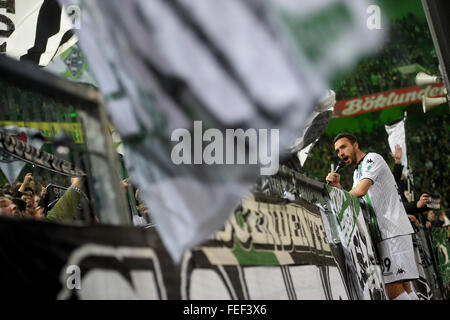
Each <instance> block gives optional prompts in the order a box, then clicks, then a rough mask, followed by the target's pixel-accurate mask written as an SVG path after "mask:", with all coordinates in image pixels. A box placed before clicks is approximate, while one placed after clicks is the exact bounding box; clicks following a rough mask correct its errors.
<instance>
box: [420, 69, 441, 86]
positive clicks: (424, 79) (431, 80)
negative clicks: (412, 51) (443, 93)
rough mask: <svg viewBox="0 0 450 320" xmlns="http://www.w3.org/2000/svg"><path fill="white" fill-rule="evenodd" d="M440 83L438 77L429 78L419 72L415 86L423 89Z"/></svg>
mask: <svg viewBox="0 0 450 320" xmlns="http://www.w3.org/2000/svg"><path fill="white" fill-rule="evenodd" d="M439 82H441V78H440V77H438V76H430V75H428V74H426V73H425V72H419V73H418V74H417V75H416V85H417V86H418V87H419V88H421V89H423V88H426V87H427V86H429V85H430V84H435V83H439Z"/></svg>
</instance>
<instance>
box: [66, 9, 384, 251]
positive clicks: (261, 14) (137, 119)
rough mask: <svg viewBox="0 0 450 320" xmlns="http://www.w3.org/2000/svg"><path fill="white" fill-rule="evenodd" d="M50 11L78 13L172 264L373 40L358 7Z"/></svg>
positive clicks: (273, 167) (273, 165)
mask: <svg viewBox="0 0 450 320" xmlns="http://www.w3.org/2000/svg"><path fill="white" fill-rule="evenodd" d="M60 2H61V3H62V4H64V5H66V6H69V5H78V6H79V7H80V9H81V11H82V17H81V23H82V28H80V30H78V33H77V35H78V37H79V39H80V46H81V47H82V49H83V51H84V53H85V54H86V57H87V58H88V62H89V65H90V67H91V70H92V72H93V75H94V76H95V78H96V79H97V81H98V83H99V88H100V90H101V92H102V94H103V95H104V97H105V102H106V107H107V109H108V113H109V115H110V117H111V122H112V124H113V125H114V127H115V128H116V130H117V132H118V133H119V134H120V136H121V139H122V141H123V143H124V160H125V164H126V166H127V169H128V172H129V174H130V181H131V182H132V183H133V184H134V185H136V186H137V187H138V188H139V189H140V192H141V193H140V194H141V195H142V198H143V200H144V202H145V203H146V204H147V205H148V207H149V210H150V212H151V213H152V217H154V221H155V223H156V225H157V228H158V229H159V232H160V234H161V235H162V237H163V241H164V244H165V245H166V247H167V248H168V250H169V252H170V254H171V256H172V257H173V258H174V259H175V260H179V259H180V258H181V257H182V254H183V252H184V251H185V250H187V249H189V248H192V247H193V246H195V245H196V244H198V243H199V242H200V241H203V240H204V239H206V238H207V237H208V236H209V235H210V234H211V233H212V232H214V231H215V230H217V229H218V228H221V227H222V226H223V223H224V221H225V220H226V219H227V218H228V216H229V215H230V212H231V211H232V210H233V207H234V206H235V205H236V204H237V202H238V201H239V200H240V199H242V198H243V197H244V196H245V195H246V194H247V193H248V192H249V189H250V187H251V186H252V185H253V184H254V183H255V181H256V180H257V179H258V177H259V176H260V175H271V174H274V173H276V171H277V170H278V165H279V161H280V159H282V158H283V154H285V155H286V154H287V149H288V148H289V147H290V146H291V145H292V143H293V141H294V140H295V138H297V137H298V136H299V134H301V133H302V132H303V129H304V128H305V126H306V125H307V124H308V122H307V121H308V119H310V116H311V114H312V112H313V110H314V107H315V106H316V105H317V102H318V101H319V99H320V97H321V95H322V94H323V92H324V91H325V90H326V89H327V87H328V83H327V81H328V78H329V77H330V75H331V74H332V73H333V72H334V71H335V70H336V69H337V68H340V67H345V66H348V65H349V64H352V63H353V62H354V61H355V59H356V57H358V56H359V55H360V54H362V53H367V52H370V51H372V50H373V48H374V47H375V46H376V45H378V44H379V43H380V40H381V38H380V37H378V36H377V34H378V33H377V32H370V30H368V29H367V25H366V18H367V17H366V8H367V1H351V0H326V1H315V2H320V5H316V4H314V5H313V2H309V1H300V0H299V1H287V2H286V1H283V2H282V3H279V2H278V1H262V0H253V1H240V0H227V1H210V0H195V1H191V0H171V1H167V0H152V1H147V0H127V1H120V0H109V1H95V0H92V1H81V0H60ZM315 2H314V3H315ZM323 17H329V18H327V19H326V21H327V23H326V24H324V23H323ZM291 21H292V22H294V23H290V22H291ZM328 22H330V23H328ZM305 23H306V24H307V26H306V27H302V26H303V25H304V24H305ZM298 26H299V27H298ZM311 26H319V27H320V28H318V30H313V31H312V32H310V33H309V34H305V32H304V31H308V30H311V28H310V27H311ZM324 27H325V28H324ZM293 33H295V34H296V35H297V36H296V37H293ZM294 38H295V39H307V40H308V42H307V43H297V42H295V41H294ZM325 38H326V39H327V40H324V39H325ZM310 49H313V52H315V53H321V54H320V55H318V54H314V55H313V56H311V55H309V54H308V53H310V52H311V50H310ZM322 115H323V113H322ZM317 120H321V118H319V119H317ZM325 120H326V119H325ZM320 122H321V123H322V121H320ZM325 122H326V121H325ZM313 127H316V126H315V125H313ZM238 136H239V137H238ZM312 136H315V134H313V135H312ZM308 137H309V135H308ZM236 140H237V142H236ZM313 141H314V139H313V140H312V141H310V142H313ZM306 145H307V144H306ZM300 149H301V148H300Z"/></svg>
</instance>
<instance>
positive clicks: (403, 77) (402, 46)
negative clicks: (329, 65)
mask: <svg viewBox="0 0 450 320" xmlns="http://www.w3.org/2000/svg"><path fill="white" fill-rule="evenodd" d="M412 64H417V65H418V66H419V67H418V68H421V70H420V71H425V72H427V73H429V74H438V72H439V71H438V68H437V65H438V61H437V58H436V53H435V50H434V47H433V42H432V39H431V36H430V32H429V29H428V25H427V22H426V21H422V20H420V19H419V18H418V17H416V16H415V15H413V14H409V15H407V16H404V17H402V18H399V19H395V20H392V21H391V23H390V28H389V36H388V39H387V41H386V42H385V43H384V44H383V46H382V47H381V48H380V49H379V50H378V51H377V52H376V55H375V56H372V57H369V58H366V59H363V60H362V61H360V63H359V64H358V66H357V67H356V70H352V72H351V73H350V74H348V75H345V76H342V77H337V78H336V79H335V80H334V81H333V86H332V87H333V90H335V92H336V97H337V99H338V100H342V99H348V98H352V97H358V96H364V95H368V94H372V93H377V92H383V91H388V90H392V89H397V88H404V87H409V86H414V85H415V82H414V77H411V74H409V73H410V72H412V73H414V72H418V71H419V70H409V71H406V72H405V71H404V72H401V69H399V67H405V66H409V65H412ZM414 75H415V73H414Z"/></svg>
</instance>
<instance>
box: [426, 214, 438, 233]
mask: <svg viewBox="0 0 450 320" xmlns="http://www.w3.org/2000/svg"><path fill="white" fill-rule="evenodd" d="M426 216H427V221H426V222H425V227H426V228H427V229H431V228H435V227H439V226H440V225H439V222H438V219H437V217H436V214H435V213H434V211H433V210H428V211H427V212H426Z"/></svg>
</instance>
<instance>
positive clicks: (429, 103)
mask: <svg viewBox="0 0 450 320" xmlns="http://www.w3.org/2000/svg"><path fill="white" fill-rule="evenodd" d="M447 102H448V99H447V97H438V98H429V97H422V108H423V112H424V113H426V112H427V111H429V110H430V109H432V108H434V107H436V106H439V105H441V104H443V103H447Z"/></svg>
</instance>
